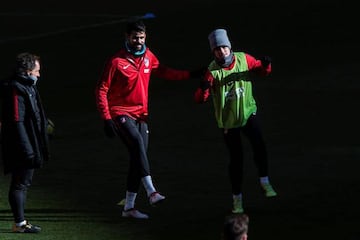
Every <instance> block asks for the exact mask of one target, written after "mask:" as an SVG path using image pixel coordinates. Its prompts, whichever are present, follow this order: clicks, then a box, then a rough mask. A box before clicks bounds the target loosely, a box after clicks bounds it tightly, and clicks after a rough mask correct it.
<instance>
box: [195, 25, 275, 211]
mask: <svg viewBox="0 0 360 240" xmlns="http://www.w3.org/2000/svg"><path fill="white" fill-rule="evenodd" d="M208 39H209V43H210V49H211V51H212V53H213V55H214V60H213V61H212V62H211V63H210V64H209V66H208V70H207V72H206V74H205V77H204V79H203V80H202V81H201V82H200V86H199V88H198V89H197V90H196V92H195V101H196V102H197V103H204V102H207V100H208V99H209V97H210V96H212V100H213V104H214V111H215V118H216V121H217V125H218V127H219V128H220V130H221V131H222V133H223V136H224V140H225V144H226V146H227V148H228V150H229V155H230V162H229V166H228V167H229V177H230V182H231V189H232V198H233V209H232V212H233V213H242V212H244V208H243V204H242V203H243V201H242V183H243V161H244V160H243V147H242V136H245V137H247V138H248V140H249V142H250V144H251V146H252V150H253V157H254V161H255V165H256V167H257V169H258V176H259V179H260V180H259V181H260V186H261V189H262V190H263V191H264V194H265V196H266V197H275V196H276V195H277V193H276V192H275V190H274V189H273V187H272V185H271V184H270V181H269V176H268V159H267V150H266V146H265V142H264V139H263V136H262V132H261V130H260V127H259V124H258V122H257V117H256V111H257V106H256V101H255V99H254V96H253V91H252V80H251V75H252V74H256V75H258V76H267V75H269V74H270V73H271V59H270V57H267V56H265V57H262V58H259V59H256V58H255V57H253V56H251V55H250V54H248V53H245V52H234V51H233V50H232V47H231V43H230V41H229V38H228V35H227V31H226V30H225V29H215V30H214V31H212V32H211V33H210V34H209V36H208Z"/></svg>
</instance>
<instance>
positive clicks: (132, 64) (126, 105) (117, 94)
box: [95, 48, 190, 120]
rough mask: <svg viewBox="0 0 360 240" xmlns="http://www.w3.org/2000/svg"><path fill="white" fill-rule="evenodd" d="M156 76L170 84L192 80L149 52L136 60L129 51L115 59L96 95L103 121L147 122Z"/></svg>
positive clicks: (100, 82) (184, 71) (101, 80)
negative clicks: (126, 118)
mask: <svg viewBox="0 0 360 240" xmlns="http://www.w3.org/2000/svg"><path fill="white" fill-rule="evenodd" d="M152 73H154V75H156V76H157V77H159V78H163V79H167V80H185V79H189V78H190V72H189V71H187V70H176V69H172V68H169V67H166V66H164V65H161V64H160V62H159V60H158V59H157V57H156V56H155V55H154V54H153V53H152V52H151V51H150V49H149V48H147V49H146V51H145V53H144V54H143V55H142V56H141V57H134V56H133V55H132V54H131V53H129V52H127V51H126V49H121V50H120V51H119V52H117V53H116V54H115V55H114V56H112V57H111V58H110V59H109V61H108V62H107V63H106V65H105V68H104V71H103V74H102V76H101V78H100V80H99V82H98V84H97V87H96V91H95V95H96V105H97V108H98V111H99V112H100V116H101V118H102V119H104V120H105V119H112V118H114V117H116V116H118V115H127V116H129V117H132V118H134V119H139V120H147V116H148V95H149V94H148V88H149V82H150V77H151V74H152Z"/></svg>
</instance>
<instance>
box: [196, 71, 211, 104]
mask: <svg viewBox="0 0 360 240" xmlns="http://www.w3.org/2000/svg"><path fill="white" fill-rule="evenodd" d="M213 80H214V78H213V76H212V75H211V73H210V71H209V70H207V71H206V73H205V76H204V79H202V80H201V82H200V86H199V87H198V88H197V89H196V91H195V95H194V99H195V102H196V103H204V102H206V101H207V100H208V98H209V96H210V87H211V85H212V83H213Z"/></svg>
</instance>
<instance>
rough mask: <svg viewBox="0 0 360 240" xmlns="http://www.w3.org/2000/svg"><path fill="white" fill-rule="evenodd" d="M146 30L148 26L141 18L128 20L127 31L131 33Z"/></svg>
mask: <svg viewBox="0 0 360 240" xmlns="http://www.w3.org/2000/svg"><path fill="white" fill-rule="evenodd" d="M134 31H135V32H146V26H145V24H144V22H143V21H141V20H134V21H130V22H128V24H127V26H126V33H127V34H130V33H131V32H134Z"/></svg>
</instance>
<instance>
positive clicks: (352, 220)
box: [0, 0, 360, 240]
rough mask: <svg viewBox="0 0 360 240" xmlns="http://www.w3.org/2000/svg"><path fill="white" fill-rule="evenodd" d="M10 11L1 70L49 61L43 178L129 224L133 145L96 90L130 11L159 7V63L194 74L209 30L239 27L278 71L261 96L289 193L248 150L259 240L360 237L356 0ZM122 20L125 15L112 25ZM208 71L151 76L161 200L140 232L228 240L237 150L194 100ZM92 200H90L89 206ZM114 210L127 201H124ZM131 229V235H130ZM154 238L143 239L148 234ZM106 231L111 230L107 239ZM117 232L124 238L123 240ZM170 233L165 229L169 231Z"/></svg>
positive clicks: (152, 28) (153, 28) (0, 48)
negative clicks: (24, 55) (265, 192)
mask: <svg viewBox="0 0 360 240" xmlns="http://www.w3.org/2000/svg"><path fill="white" fill-rule="evenodd" d="M3 4H4V5H3V6H2V7H1V10H0V29H1V35H0V36H1V37H0V53H1V59H0V65H1V71H0V77H1V78H3V77H6V76H7V75H8V74H10V73H11V70H12V61H13V59H14V57H15V55H16V54H17V53H19V52H22V51H30V52H35V53H37V54H39V55H40V56H41V58H42V70H41V79H40V81H39V89H40V91H41V95H42V98H43V102H44V105H45V108H46V109H47V112H48V115H49V118H50V119H52V120H53V121H54V122H55V125H56V135H55V138H54V139H53V140H52V146H51V147H52V148H51V150H52V160H51V162H49V163H48V164H47V165H46V167H45V168H44V169H42V170H39V171H38V173H37V176H36V181H35V183H34V184H35V186H37V187H38V188H41V189H42V190H43V191H51V192H52V196H51V197H52V198H56V197H58V198H64V195H66V196H70V197H69V199H68V198H67V199H66V200H65V201H66V202H68V204H69V206H68V207H69V209H71V208H84V209H85V208H86V209H87V210H88V211H90V212H91V211H92V210H93V211H99V212H104V213H105V214H108V215H109V219H111V221H113V222H118V223H123V222H124V221H126V220H124V219H122V218H121V216H120V214H121V211H120V209H118V208H116V206H115V203H116V202H117V201H118V200H120V199H121V198H122V197H123V196H124V193H125V178H126V173H127V153H126V150H125V148H124V146H122V144H121V142H120V141H117V140H110V139H107V138H106V137H105V136H104V134H103V131H102V121H101V119H100V117H99V114H98V113H97V110H96V107H95V98H94V89H95V84H96V81H97V79H98V78H99V76H100V74H101V71H102V67H103V64H104V62H105V60H106V59H107V58H108V57H109V56H111V55H112V54H113V53H115V52H116V51H117V50H118V49H119V48H120V47H121V45H122V44H123V31H124V26H125V24H124V19H125V18H127V17H130V16H138V15H143V14H145V13H148V12H151V13H154V14H155V15H156V18H155V19H149V20H146V21H145V23H146V24H147V27H148V38H147V46H148V47H149V48H150V49H152V51H153V52H154V53H155V54H156V55H157V56H158V58H159V59H160V61H161V62H162V63H164V64H167V65H169V66H172V67H176V68H183V69H195V68H198V67H200V66H205V65H207V64H208V63H209V62H210V61H211V55H210V51H209V45H208V41H207V35H208V34H209V33H210V31H212V30H213V29H214V28H218V27H223V28H226V29H227V30H228V34H229V37H230V40H231V42H232V46H233V49H234V50H239V51H245V52H247V53H249V54H251V55H253V56H255V57H260V56H262V55H269V56H271V57H272V59H273V73H272V75H271V76H270V77H269V78H266V79H256V82H255V83H254V91H255V97H256V99H257V102H258V108H259V113H258V114H259V115H260V120H261V124H262V127H263V132H264V135H265V138H266V142H267V145H268V150H269V161H270V172H271V179H272V182H273V184H274V187H275V188H276V190H277V191H278V193H279V197H277V198H275V199H265V197H264V196H262V193H261V191H260V188H259V185H258V178H257V176H256V170H255V168H254V165H253V162H252V161H251V160H250V157H251V152H250V151H247V152H246V155H247V156H248V157H249V160H248V161H246V163H245V169H246V170H245V183H244V187H245V191H244V201H245V202H244V207H245V210H246V212H247V213H248V214H249V216H250V219H251V224H250V226H251V227H250V234H249V235H250V239H265V238H267V239H268V238H270V239H272V238H274V239H275V238H276V239H305V238H306V239H351V240H354V239H360V231H359V230H358V225H359V220H358V215H359V213H360V210H359V207H358V205H359V204H358V203H359V200H360V197H359V183H360V180H359V176H358V168H359V165H360V164H359V159H360V158H359V153H360V149H359V141H358V135H359V128H358V123H359V120H360V119H359V115H358V113H357V112H358V92H359V88H360V83H359V76H358V73H359V67H360V61H359V58H358V56H359V54H358V53H359V38H358V36H357V35H358V24H357V21H358V10H357V9H356V8H355V7H354V6H352V5H349V4H348V3H347V2H345V1H301V2H300V1H299V2H290V1H276V2H274V1H264V0H262V1H260V0H259V1H223V2H221V1H220V2H219V1H212V0H210V1H196V2H194V1H187V0H186V1H177V2H172V1H168V2H164V1H137V2H121V1H102V2H96V3H90V2H87V1H68V0H66V1H36V2H33V1H26V2H22V1H13V2H7V3H6V4H5V3H3ZM112 21H115V22H112ZM197 85H198V80H197V79H193V80H189V81H184V82H171V81H164V80H161V79H152V82H151V85H150V120H151V122H150V128H151V129H150V131H151V135H150V148H149V159H150V161H151V167H152V172H153V177H154V181H155V184H156V186H157V187H158V188H159V190H160V191H161V192H163V193H164V194H165V195H166V196H167V201H166V202H165V203H164V204H163V206H161V208H160V207H159V208H156V209H148V205H147V203H146V200H144V198H145V196H144V194H143V193H140V196H139V200H138V205H139V208H140V209H141V210H144V211H145V212H146V211H148V212H150V214H151V215H150V216H151V217H152V219H151V220H149V222H146V223H144V222H142V223H139V224H137V223H135V224H134V225H130V226H125V227H124V229H130V230H131V231H134V236H139V238H136V237H134V238H133V239H140V236H141V238H142V239H165V238H167V237H169V236H168V235H169V234H173V235H171V238H172V239H184V238H187V239H220V231H221V224H222V220H223V218H224V216H225V215H226V214H228V213H229V210H230V208H231V194H230V185H229V182H228V179H227V172H226V171H227V163H228V156H227V151H226V149H225V146H224V144H223V141H222V138H221V134H220V132H219V130H218V129H217V126H216V124H215V119H214V117H213V108H212V105H211V102H210V103H209V104H205V105H196V104H195V103H194V101H193V93H194V91H195V89H196V87H197ZM84 203H86V204H84ZM114 209H116V210H114ZM120 231H121V230H120ZM145 236H146V237H145ZM100 239H101V238H100ZM114 239H116V238H114ZM167 239H168V238H167Z"/></svg>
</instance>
